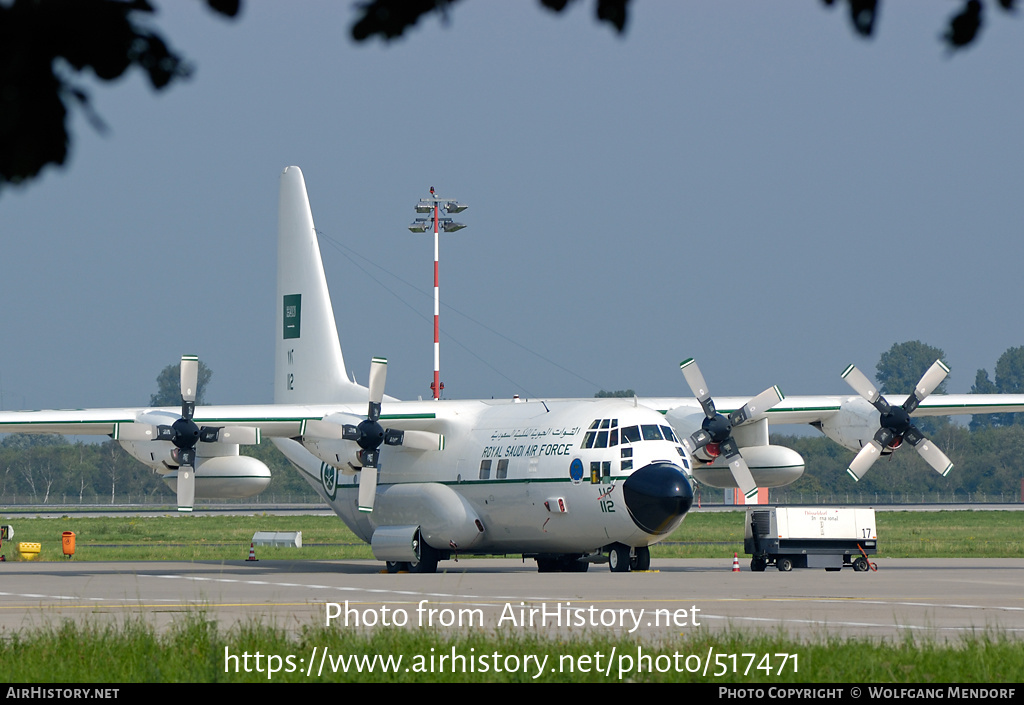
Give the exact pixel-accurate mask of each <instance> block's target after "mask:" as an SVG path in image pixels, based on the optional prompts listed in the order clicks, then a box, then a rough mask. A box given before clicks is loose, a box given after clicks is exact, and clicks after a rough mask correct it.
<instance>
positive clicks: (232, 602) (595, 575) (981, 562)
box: [0, 558, 1024, 641]
mask: <svg viewBox="0 0 1024 705" xmlns="http://www.w3.org/2000/svg"><path fill="white" fill-rule="evenodd" d="M740 563H741V568H742V569H741V571H740V572H739V573H734V572H732V570H731V568H732V559H731V558H723V559H721V560H719V559H713V560H712V559H660V560H656V561H654V564H653V565H652V571H650V572H644V573H611V572H610V571H609V570H608V568H607V566H592V567H591V569H590V571H589V572H587V573H545V574H538V573H537V571H536V567H535V564H534V562H533V561H526V562H523V561H521V560H516V559H463V560H462V561H459V562H458V563H454V562H450V561H449V562H446V563H442V568H443V569H444V572H439V573H437V574H434V575H415V574H396V575H389V574H387V573H384V572H382V571H381V566H382V564H381V563H379V562H376V561H355V560H353V561H280V560H275V561H256V562H247V561H226V562H217V561H205V562H204V561H198V562H191V563H190V562H173V561H124V562H75V561H66V562H52V563H30V562H7V563H2V564H0V587H2V591H0V630H2V632H6V633H10V632H11V631H13V630H20V629H25V628H32V627H36V626H40V625H54V624H59V623H60V622H61V621H63V620H64V619H75V620H87V621H92V622H103V621H109V620H113V621H116V622H120V621H123V620H124V619H125V618H126V617H127V616H128V615H136V616H137V615H143V616H145V618H146V619H147V620H149V621H150V622H151V623H152V624H154V625H155V626H156V627H157V628H158V629H164V628H166V627H167V626H168V625H170V624H172V623H173V622H174V621H176V620H180V619H182V618H184V616H185V615H186V614H187V613H189V612H195V611H197V610H199V609H202V610H203V611H204V612H205V613H206V615H207V616H208V617H210V618H213V619H216V620H217V621H218V622H219V624H220V625H221V627H222V628H229V627H231V626H233V625H235V624H238V623H240V622H247V621H256V620H258V621H262V622H263V623H266V624H274V625H276V626H278V627H282V628H285V629H289V630H298V629H301V628H303V627H305V626H312V625H317V624H319V625H323V624H325V623H326V620H327V616H328V613H329V612H330V611H333V612H335V618H334V619H333V621H332V626H344V624H345V620H346V616H347V619H348V623H349V624H350V625H351V626H356V623H357V622H358V626H360V627H365V626H367V625H368V624H369V626H374V625H377V626H380V625H381V624H384V623H387V624H395V625H397V626H404V627H406V628H412V627H420V626H424V627H439V628H463V629H469V630H478V629H488V630H490V629H494V628H507V629H513V630H521V631H530V632H536V633H540V634H546V635H556V634H557V635H563V634H581V635H582V634H594V633H599V634H600V633H609V634H632V635H634V636H637V637H639V638H642V639H645V640H671V639H674V638H678V636H679V635H681V634H683V635H685V634H690V633H692V632H694V631H696V630H698V629H709V630H723V629H741V630H759V631H769V632H775V631H779V630H782V631H785V632H786V633H788V634H789V635H791V636H794V637H797V638H808V639H814V638H817V637H821V636H824V635H826V634H828V635H838V636H843V637H851V636H857V637H861V636H868V637H875V638H881V637H885V638H889V639H892V638H902V637H904V636H906V635H910V636H913V637H920V638H927V639H938V640H943V641H945V640H957V639H959V638H960V637H961V636H963V635H970V634H975V633H979V632H984V631H985V630H996V631H998V632H1000V633H1002V634H1005V635H1007V636H1010V637H1011V638H1024V591H1022V590H1021V587H1020V586H1021V585H1024V559H879V560H877V561H876V564H877V568H878V569H877V571H868V572H865V573H856V572H854V571H853V570H852V569H850V568H844V569H843V570H842V571H839V572H826V571H824V570H793V571H792V572H789V573H781V572H779V571H777V570H774V569H771V568H770V569H768V570H767V571H765V572H763V573H753V572H750V570H749V561H746V560H741V561H740ZM332 605H336V607H334V606H332Z"/></svg>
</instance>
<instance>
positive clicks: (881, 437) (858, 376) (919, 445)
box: [843, 360, 953, 480]
mask: <svg viewBox="0 0 1024 705" xmlns="http://www.w3.org/2000/svg"><path fill="white" fill-rule="evenodd" d="M947 374H949V368H948V367H946V365H944V364H943V362H942V360H936V361H935V363H934V364H933V365H932V366H931V367H929V368H928V371H927V372H925V373H924V376H923V377H921V381H920V382H918V383H917V387H915V388H914V391H913V393H912V394H911V395H910V396H908V397H907V400H906V401H905V402H903V404H902V405H900V406H892V405H890V404H889V403H888V402H887V401H886V400H885V399H884V398H882V395H881V394H880V393H879V392H878V389H877V388H876V387H875V385H873V384H872V383H871V381H870V380H868V378H867V377H865V376H864V373H862V372H861V371H860V370H858V369H857V368H856V367H854V366H853V365H850V366H849V367H847V368H846V369H845V370H844V371H843V379H845V380H846V383H847V384H849V385H850V386H851V387H853V390H854V391H855V392H857V393H858V394H860V395H861V396H862V397H864V398H865V399H866V400H867V401H868V402H869V403H870V404H871V405H872V406H874V407H875V408H876V409H878V413H879V414H880V417H879V429H878V431H877V432H876V433H875V436H874V438H872V439H871V440H870V441H868V443H867V444H866V445H865V446H864V447H863V448H861V449H860V452H859V453H857V455H856V457H854V459H853V462H851V463H850V467H848V468H847V469H846V472H848V473H849V474H850V477H852V478H853V479H854V480H860V478H862V477H864V473H866V472H867V471H868V468H870V467H871V465H872V464H873V463H874V462H875V461H876V460H878V456H880V455H881V454H882V450H883V449H884V448H886V447H888V448H891V449H893V450H895V449H896V448H898V447H899V446H900V444H902V443H903V441H907V442H908V443H909V444H910V445H912V446H914V448H916V449H917V452H918V453H920V454H921V457H922V458H924V459H925V461H926V462H927V463H928V464H929V465H931V466H932V468H934V469H935V471H936V472H937V473H939V474H940V475H942V476H946V475H947V474H949V471H950V470H952V469H953V463H951V462H950V460H949V458H947V457H946V454H945V453H943V452H942V451H941V450H939V449H938V448H937V447H936V446H935V444H934V443H932V442H931V441H929V440H928V439H927V438H925V437H924V434H923V433H921V431H920V430H919V429H918V428H917V427H916V426H915V425H914V424H912V423H911V422H910V415H911V414H913V413H914V411H915V410H917V407H918V406H920V404H921V402H922V401H924V400H925V398H926V397H927V396H928V395H929V394H931V393H932V392H933V391H935V388H936V387H938V386H939V385H940V384H941V383H942V380H944V379H945V378H946V375H947Z"/></svg>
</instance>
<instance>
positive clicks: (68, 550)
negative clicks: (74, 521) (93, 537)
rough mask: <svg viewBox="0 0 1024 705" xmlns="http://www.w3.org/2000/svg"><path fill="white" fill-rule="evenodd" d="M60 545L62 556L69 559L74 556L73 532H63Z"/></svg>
mask: <svg viewBox="0 0 1024 705" xmlns="http://www.w3.org/2000/svg"><path fill="white" fill-rule="evenodd" d="M61 544H62V545H63V546H64V556H65V557H67V558H71V556H73V555H75V532H74V531H65V532H64V534H63V535H62V540H61Z"/></svg>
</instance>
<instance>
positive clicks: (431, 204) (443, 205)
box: [409, 186, 467, 399]
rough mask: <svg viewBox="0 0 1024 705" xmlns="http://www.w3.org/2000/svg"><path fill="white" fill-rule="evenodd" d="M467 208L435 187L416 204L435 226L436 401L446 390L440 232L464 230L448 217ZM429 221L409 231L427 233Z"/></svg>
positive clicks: (419, 221) (419, 220)
mask: <svg viewBox="0 0 1024 705" xmlns="http://www.w3.org/2000/svg"><path fill="white" fill-rule="evenodd" d="M466 208H467V206H466V205H464V204H462V203H459V202H458V201H452V200H450V199H447V198H440V197H438V196H437V194H435V193H434V187H433V186H431V187H430V198H421V199H420V201H419V203H417V204H416V212H417V213H431V212H432V217H431V219H430V220H432V221H433V225H434V381H433V382H431V384H430V390H431V392H433V395H434V399H440V398H441V391H442V390H443V389H444V385H443V384H441V327H440V324H439V318H440V310H441V297H440V293H439V287H438V276H437V275H438V252H439V242H440V237H439V232H440V231H441V230H444V231H445V232H446V233H453V232H455V231H457V230H462V229H463V228H464V227H466V226H465V225H463V224H462V223H456V222H455V221H453V220H452V219H451V218H450V217H447V216H448V215H449V214H451V213H461V212H462V211H464V210H466ZM442 212H443V213H444V215H445V217H444V218H442V217H441V213H442ZM427 225H428V220H427V219H426V218H417V219H416V220H414V221H413V223H412V225H410V226H409V230H411V231H412V232H414V233H425V232H426V231H427Z"/></svg>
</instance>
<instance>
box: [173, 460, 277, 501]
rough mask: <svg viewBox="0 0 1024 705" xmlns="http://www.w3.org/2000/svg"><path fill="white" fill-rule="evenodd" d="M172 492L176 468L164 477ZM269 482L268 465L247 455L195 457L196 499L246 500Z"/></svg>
mask: <svg viewBox="0 0 1024 705" xmlns="http://www.w3.org/2000/svg"><path fill="white" fill-rule="evenodd" d="M163 481H164V482H166V483H167V486H168V487H170V488H171V490H172V491H174V492H177V491H178V471H177V470H172V471H171V472H169V473H167V474H165V475H164V476H163ZM269 484H270V468H268V467H267V466H266V465H264V464H263V463H262V462H261V461H259V460H257V459H256V458H250V457H249V456H247V455H226V456H218V457H215V458H196V495H195V496H196V498H197V499H245V498H247V497H254V496H256V495H258V494H259V493H260V492H262V491H263V490H265V489H267V485H269Z"/></svg>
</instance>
